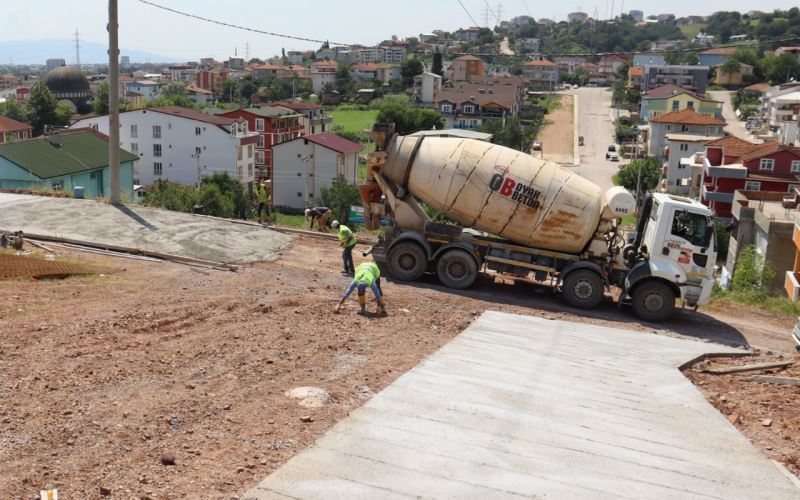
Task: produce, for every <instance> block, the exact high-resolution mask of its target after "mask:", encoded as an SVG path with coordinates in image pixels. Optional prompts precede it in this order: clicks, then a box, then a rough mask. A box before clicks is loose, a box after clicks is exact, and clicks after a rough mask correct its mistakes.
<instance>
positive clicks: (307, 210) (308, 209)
mask: <svg viewBox="0 0 800 500" xmlns="http://www.w3.org/2000/svg"><path fill="white" fill-rule="evenodd" d="M310 211H311V209H310V208H306V211H305V212H304V213H305V214H306V217H308V212H310Z"/></svg>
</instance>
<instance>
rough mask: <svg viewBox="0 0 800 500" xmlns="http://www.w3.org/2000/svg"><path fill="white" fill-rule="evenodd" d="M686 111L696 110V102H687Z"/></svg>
mask: <svg viewBox="0 0 800 500" xmlns="http://www.w3.org/2000/svg"><path fill="white" fill-rule="evenodd" d="M686 109H692V110H693V109H694V101H687V102H686Z"/></svg>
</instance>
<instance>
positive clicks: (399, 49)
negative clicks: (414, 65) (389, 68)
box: [383, 44, 408, 64]
mask: <svg viewBox="0 0 800 500" xmlns="http://www.w3.org/2000/svg"><path fill="white" fill-rule="evenodd" d="M407 53H408V49H407V48H406V47H405V46H403V45H397V44H395V45H391V46H389V47H383V62H385V63H388V64H401V63H402V62H403V61H405V60H406V54H407Z"/></svg>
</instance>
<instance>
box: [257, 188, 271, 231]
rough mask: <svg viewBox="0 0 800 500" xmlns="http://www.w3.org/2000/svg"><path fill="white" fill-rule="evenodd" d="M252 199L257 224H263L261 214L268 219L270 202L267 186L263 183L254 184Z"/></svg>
mask: <svg viewBox="0 0 800 500" xmlns="http://www.w3.org/2000/svg"><path fill="white" fill-rule="evenodd" d="M253 198H254V202H255V204H256V215H257V217H258V222H263V221H264V218H263V217H262V214H264V215H266V216H267V217H269V203H270V201H271V200H270V195H269V191H268V190H267V185H266V183H264V181H261V182H259V183H258V184H256V187H255V189H254V190H253Z"/></svg>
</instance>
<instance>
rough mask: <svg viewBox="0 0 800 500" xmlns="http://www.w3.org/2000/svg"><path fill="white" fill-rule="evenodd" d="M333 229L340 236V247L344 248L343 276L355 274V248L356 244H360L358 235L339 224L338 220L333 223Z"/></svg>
mask: <svg viewBox="0 0 800 500" xmlns="http://www.w3.org/2000/svg"><path fill="white" fill-rule="evenodd" d="M331 227H332V228H333V229H335V230H336V232H337V233H338V234H339V246H340V247H341V248H342V261H343V262H344V271H342V274H345V275H350V274H353V273H354V272H355V266H354V265H353V248H355V246H356V243H358V240H357V239H356V235H355V234H353V231H352V230H351V229H350V228H349V227H347V226H345V225H344V224H339V221H338V220H335V221H333V222H331Z"/></svg>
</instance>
